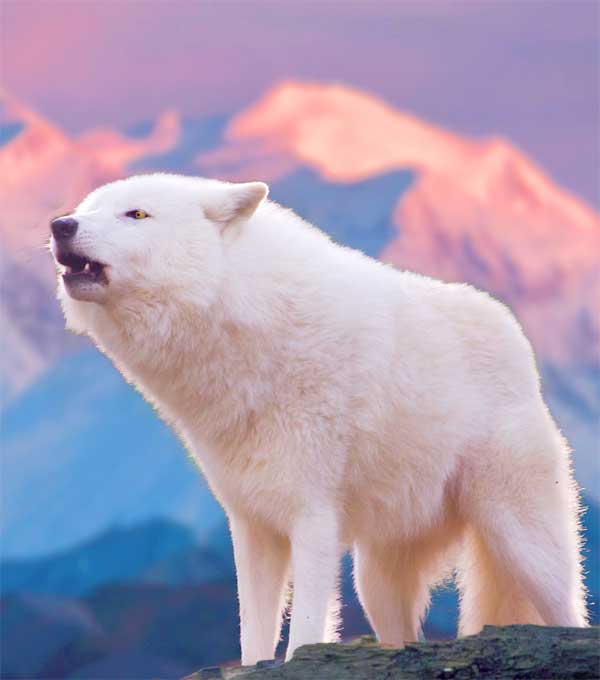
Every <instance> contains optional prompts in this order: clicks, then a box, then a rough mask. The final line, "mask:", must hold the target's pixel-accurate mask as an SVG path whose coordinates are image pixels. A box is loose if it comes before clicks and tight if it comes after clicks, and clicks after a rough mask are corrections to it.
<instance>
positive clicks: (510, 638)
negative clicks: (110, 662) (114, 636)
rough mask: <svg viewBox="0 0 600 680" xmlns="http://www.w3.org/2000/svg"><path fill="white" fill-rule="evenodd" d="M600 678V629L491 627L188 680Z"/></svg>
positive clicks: (311, 652)
mask: <svg viewBox="0 0 600 680" xmlns="http://www.w3.org/2000/svg"><path fill="white" fill-rule="evenodd" d="M417 678H419V679H428V678H448V679H450V678H452V679H454V680H462V679H463V678H494V679H497V680H510V679H511V678H515V679H517V678H519V679H525V678H535V679H536V680H545V679H546V678H556V679H560V680H569V679H570V678H573V679H578V680H583V679H584V678H589V679H590V680H598V678H600V629H599V628H597V627H595V628H551V627H543V626H506V627H503V628H501V627H498V626H486V627H485V628H484V629H483V631H482V632H481V633H480V634H479V635H473V636H470V637H465V638H461V639H458V640H452V641H450V642H420V643H414V644H410V645H407V646H406V647H405V648H404V649H390V648H385V647H381V646H380V645H378V644H376V643H375V642H374V641H373V639H372V638H368V637H364V638H361V639H360V640H358V641H356V642H352V643H348V644H320V645H306V646H305V647H300V648H299V649H298V650H296V653H295V654H294V658H293V659H292V660H291V661H290V662H289V663H286V664H281V663H278V662H261V663H259V664H257V665H256V666H243V667H238V668H223V669H219V668H210V669H208V668H207V669H203V670H201V671H198V672H197V673H194V674H193V675H190V676H189V677H188V678H187V679H186V680H215V679H219V680H246V679H248V680H379V679H381V680H416V679H417Z"/></svg>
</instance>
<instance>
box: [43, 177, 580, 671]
mask: <svg viewBox="0 0 600 680" xmlns="http://www.w3.org/2000/svg"><path fill="white" fill-rule="evenodd" d="M267 191H268V188H267V186H266V185H265V184H263V183H261V182H251V183H244V184H229V183H226V182H219V181H216V180H208V179H200V178H191V177H180V176H175V175H164V174H157V175H146V176H138V177H131V178H129V179H126V180H122V181H117V182H114V183H112V184H108V185H106V186H103V187H100V188H99V189H97V190H96V191H94V192H93V193H91V194H90V195H89V196H88V197H87V198H86V199H85V200H84V201H83V202H82V203H81V204H80V205H79V207H78V208H77V209H76V210H75V212H74V213H73V214H71V215H69V216H66V217H63V218H58V219H56V220H54V221H53V223H52V232H53V238H52V244H51V247H52V250H53V253H54V255H55V258H56V260H57V261H58V263H59V274H60V276H59V298H60V300H61V303H62V306H63V308H64V313H65V316H66V320H67V325H68V327H69V328H71V329H72V330H74V331H76V332H79V333H86V334H88V335H89V336H90V337H91V338H92V339H93V340H94V342H95V343H96V344H97V345H98V347H99V348H100V349H101V350H102V351H103V352H105V353H106V354H107V355H108V356H109V357H110V358H111V359H112V360H113V361H114V363H115V364H116V366H117V367H118V368H119V370H120V371H121V372H122V373H123V375H124V376H125V378H126V379H127V380H128V381H129V382H131V383H133V384H135V385H136V386H137V387H138V388H139V389H140V390H141V392H142V393H143V394H144V395H145V396H146V398H147V399H148V400H149V401H150V402H152V403H153V404H154V405H155V406H156V407H157V408H158V410H159V412H160V413H161V415H162V417H163V418H164V419H165V420H166V421H168V422H169V423H170V424H171V425H172V426H173V428H174V429H175V430H176V431H177V432H178V434H179V435H180V436H181V438H182V439H183V440H184V442H185V443H186V444H187V446H188V447H189V449H190V450H191V451H192V452H193V455H194V456H195V457H196V458H197V461H198V464H199V465H200V467H201V469H202V470H203V472H204V474H205V476H206V478H207V480H208V482H209V484H210V487H211V489H212V490H213V492H214V494H215V496H216V497H217V498H218V499H219V501H220V502H221V504H222V505H223V507H224V509H225V511H226V513H227V516H228V518H229V523H230V528H231V534H232V538H233V545H234V553H235V561H236V568H237V579H238V589H239V601H240V617H241V646H242V663H243V664H252V663H254V662H256V661H258V660H259V659H268V658H272V657H273V654H274V650H275V647H276V643H277V641H278V639H279V635H280V627H281V619H282V612H283V610H284V608H285V604H286V590H287V585H288V583H289V581H290V580H291V581H292V582H293V605H292V617H291V630H290V641H289V646H288V651H287V658H288V659H289V658H290V657H291V656H292V654H293V652H294V650H295V649H296V648H297V647H298V646H299V645H303V644H306V643H314V642H320V641H326V640H331V639H333V638H334V637H335V635H336V613H337V611H336V610H337V593H336V590H337V573H338V563H339V561H340V556H341V554H342V553H343V551H345V550H346V549H352V551H353V555H354V569H355V580H356V589H357V591H358V595H359V597H360V601H361V603H362V605H363V607H364V609H365V611H366V613H367V615H368V618H369V620H370V622H371V624H372V626H373V628H374V629H375V632H376V633H377V636H378V638H379V640H380V641H381V642H383V643H389V644H392V645H396V646H398V647H400V646H402V645H403V644H404V643H405V642H406V641H411V640H415V639H416V638H417V636H418V634H419V629H420V625H421V621H422V619H423V616H424V613H425V611H426V608H427V605H428V601H429V590H430V588H431V586H432V585H433V584H435V583H436V581H438V580H439V579H441V578H443V577H444V576H445V575H447V574H448V573H449V572H452V570H453V569H454V568H455V569H456V570H457V573H458V584H459V587H460V591H461V602H460V605H461V607H460V609H461V611H460V626H459V629H460V634H462V635H466V634H470V633H475V632H477V631H478V630H479V629H480V628H481V627H482V626H483V625H484V624H488V623H490V624H492V623H493V624H510V623H538V624H547V625H569V626H584V625H586V611H585V599H584V591H583V586H582V576H581V565H580V554H579V552H580V547H579V533H578V496H577V491H576V488H575V485H574V482H573V480H572V477H571V472H570V464H569V451H568V447H567V445H566V443H565V441H564V440H563V438H562V437H561V435H560V433H559V431H558V429H557V427H556V425H555V424H554V422H553V420H552V418H551V416H550V414H549V412H548V409H547V408H546V406H545V404H544V401H543V399H542V396H541V394H540V383H539V378H538V372H537V370H536V366H535V361H534V357H533V354H532V351H531V347H530V345H529V343H528V341H527V340H526V339H525V337H524V335H523V333H522V331H521V328H520V327H519V325H518V323H517V322H516V321H515V319H514V318H513V316H512V315H511V314H510V312H509V311H508V309H507V308H506V307H504V306H503V305H502V304H500V303H499V302H497V301H495V300H494V299H492V298H490V297H489V296H488V295H486V294H485V293H481V292H479V291H477V290H475V289H473V288H471V287H469V286H467V285H462V284H445V283H442V282H440V281H436V280H432V279H430V278H426V277H423V276H420V275H417V274H414V273H410V272H403V271H396V270H394V269H393V268H392V267H390V266H384V265H383V264H381V263H378V262H376V261H374V260H372V259H370V258H368V257H365V256H364V255H363V254H361V253H359V252H357V251H353V250H349V249H347V248H342V247H340V246H338V245H336V244H334V243H332V242H331V241H330V240H329V239H328V238H327V237H326V236H325V235H324V234H323V233H322V232H320V231H319V230H318V229H316V228H314V227H312V226H310V225H308V224H307V223H305V222H303V221H302V220H301V219H300V218H299V217H297V216H296V215H295V214H294V213H292V212H291V211H289V210H285V209H283V208H282V207H280V206H279V205H277V204H275V203H273V202H271V201H268V200H265V199H266V196H267Z"/></svg>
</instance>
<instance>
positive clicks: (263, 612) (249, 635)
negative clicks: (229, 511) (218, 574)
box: [229, 517, 290, 666]
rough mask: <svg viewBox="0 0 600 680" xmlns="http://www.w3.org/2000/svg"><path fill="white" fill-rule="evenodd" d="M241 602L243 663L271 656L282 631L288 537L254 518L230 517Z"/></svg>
mask: <svg viewBox="0 0 600 680" xmlns="http://www.w3.org/2000/svg"><path fill="white" fill-rule="evenodd" d="M229 524H230V527H231V537H232V540H233V552H234V555H235V566H236V571H237V583H238V598H239V602H240V628H241V646H242V665H244V666H249V665H252V664H255V663H256V662H257V661H261V660H263V659H272V658H273V657H274V655H275V648H276V647H277V642H278V641H279V635H280V632H281V619H282V612H283V608H284V606H285V591H286V587H287V577H288V569H289V555H290V550H289V541H288V539H287V538H285V537H283V536H278V535H277V534H275V533H274V532H273V531H272V530H270V529H268V528H266V527H264V526H262V525H260V524H258V523H257V522H255V521H254V520H249V519H247V518H243V517H230V518H229Z"/></svg>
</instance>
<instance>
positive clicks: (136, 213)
mask: <svg viewBox="0 0 600 680" xmlns="http://www.w3.org/2000/svg"><path fill="white" fill-rule="evenodd" d="M125 215H126V216H127V217H133V219H134V220H143V219H145V218H146V217H150V215H148V213H147V212H146V211H145V210H129V211H128V212H126V213H125Z"/></svg>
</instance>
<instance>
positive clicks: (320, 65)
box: [1, 0, 600, 207]
mask: <svg viewBox="0 0 600 680" xmlns="http://www.w3.org/2000/svg"><path fill="white" fill-rule="evenodd" d="M599 12H600V3H599V2H596V0H564V1H563V0H541V1H538V0H518V1H517V0H515V1H512V0H498V1H496V0H479V1H478V0H470V1H468V2H462V1H457V2H450V1H449V0H436V1H428V0H423V1H421V2H412V1H408V0H406V1H402V0H397V1H395V2H392V1H387V2H386V1H385V0H382V1H378V2H367V1H366V0H365V1H363V0H361V1H342V0H338V1H335V2H331V1H319V2H316V1H315V2H312V1H308V0H295V1H293V2H292V1H291V0H279V1H278V2H269V1H266V0H265V1H261V2H258V1H254V0H245V1H243V2H234V1H227V0H225V1H222V2H216V1H215V2H212V1H211V2H207V1H202V0H192V1H190V0H102V1H98V0H79V1H73V0H71V1H65V0H60V1H57V0H37V1H35V2H32V1H31V0H4V1H3V3H2V19H1V27H2V29H1V30H2V36H1V37H2V41H1V44H2V55H1V56H2V61H1V64H2V80H3V83H4V84H5V86H6V87H7V88H8V89H9V90H10V91H11V92H13V93H14V94H16V95H18V96H19V97H20V98H21V99H22V100H24V101H25V102H26V103H28V104H30V105H31V106H33V107H34V108H36V109H37V110H38V111H39V112H41V113H42V114H44V115H46V116H47V117H48V118H50V119H51V120H53V121H54V122H56V123H58V124H59V125H61V126H62V127H63V128H64V129H66V130H67V131H68V132H70V133H72V134H75V133H78V132H80V131H82V130H84V129H88V128H91V127H96V126H100V125H110V126H115V127H119V128H126V127H127V126H129V125H132V124H135V123H137V122H140V121H146V120H148V119H152V118H154V117H155V116H156V115H157V114H158V113H160V112H161V111H164V110H165V109H167V108H175V109H177V110H179V111H180V112H182V113H183V114H184V115H187V116H197V117H200V116H205V115H211V114H215V113H226V114H228V113H232V112H235V111H238V110H240V109H241V108H243V107H244V106H247V105H248V104H250V103H251V102H253V101H254V100H256V99H257V98H258V97H259V96H260V95H261V94H262V92H264V90H265V89H266V88H268V87H269V86H271V85H272V84H274V83H275V82H278V81H281V80H289V79H299V80H309V81H319V82H342V83H344V84H348V85H351V86H354V87H358V88H360V89H363V90H365V91H367V92H371V93H373V94H376V95H378V96H380V97H382V98H384V99H385V100H386V101H388V102H389V103H390V104H392V105H393V106H395V107H397V108H399V109H402V110H406V111H410V112H412V113H414V114H416V115H418V116H420V117H421V118H423V119H425V120H427V121H429V122H433V123H436V124H438V125H442V126H445V127H447V128H449V129H451V130H454V131H456V132H459V133H461V134H466V135H471V136H487V135H499V136H503V137H506V138H509V139H510V140H511V141H512V142H514V143H515V144H517V145H518V146H519V147H520V148H522V149H523V150H524V151H525V152H526V153H527V154H528V155H530V156H531V157H532V158H533V159H534V160H535V161H536V162H538V163H539V164H540V165H541V166H542V167H543V168H544V169H545V171H546V172H547V173H548V174H549V175H550V176H551V177H552V178H553V179H555V180H557V181H558V182H559V183H560V184H562V185H563V186H564V187H566V188H568V189H570V190H572V191H574V192H575V193H577V194H579V195H580V196H582V197H583V198H585V199H586V200H587V201H588V202H589V203H591V204H593V205H595V206H596V207H598V206H599V205H600V198H599V197H598V186H599V182H600V173H599V160H600V153H599V143H598V138H599V123H598V118H599V101H600V92H599V85H598V83H599V74H600V72H599V40H598V34H599V25H600V17H599Z"/></svg>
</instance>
